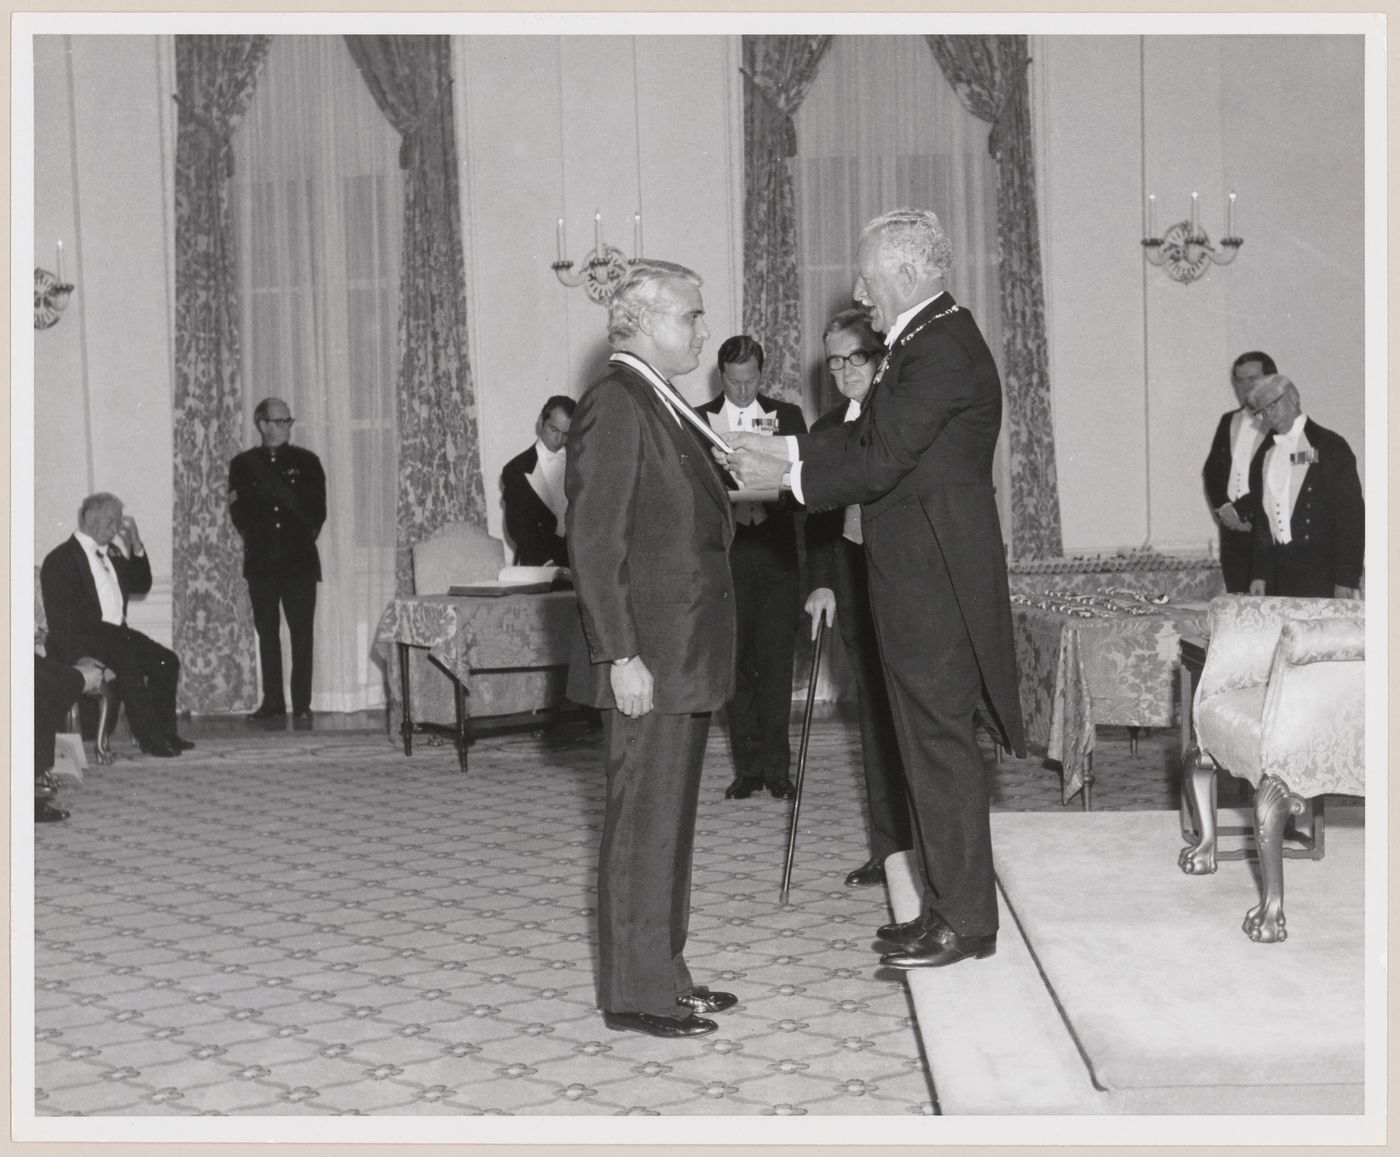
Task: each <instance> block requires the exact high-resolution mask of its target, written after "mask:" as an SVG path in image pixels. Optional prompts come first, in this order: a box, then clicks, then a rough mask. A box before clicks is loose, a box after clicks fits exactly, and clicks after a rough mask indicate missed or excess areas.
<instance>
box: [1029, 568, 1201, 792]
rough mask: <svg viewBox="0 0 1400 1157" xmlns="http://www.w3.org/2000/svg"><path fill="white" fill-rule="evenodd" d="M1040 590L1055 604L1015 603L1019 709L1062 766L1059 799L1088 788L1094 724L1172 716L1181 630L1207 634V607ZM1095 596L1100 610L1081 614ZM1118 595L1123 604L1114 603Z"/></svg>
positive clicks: (1035, 741)
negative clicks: (1065, 597)
mask: <svg viewBox="0 0 1400 1157" xmlns="http://www.w3.org/2000/svg"><path fill="white" fill-rule="evenodd" d="M1114 577H1115V578H1118V577H1119V576H1116V575H1115V576H1114ZM1024 597H1025V596H1021V598H1024ZM1033 597H1035V598H1036V601H1039V602H1044V603H1049V604H1051V605H1050V606H1031V605H1027V604H1026V603H1025V602H1022V601H1020V599H1018V598H1013V602H1012V607H1011V618H1012V622H1013V624H1014V630H1015V638H1016V660H1017V665H1018V667H1019V670H1020V691H1021V714H1022V718H1023V719H1024V721H1025V725H1026V739H1027V742H1029V743H1030V744H1031V745H1032V746H1034V747H1037V748H1044V750H1045V752H1046V754H1047V755H1048V756H1049V758H1051V759H1056V760H1059V761H1060V763H1061V765H1062V766H1063V768H1064V779H1063V782H1062V784H1061V788H1060V798H1061V800H1062V801H1063V802H1065V803H1068V802H1069V801H1070V799H1071V798H1073V797H1074V796H1075V795H1076V794H1077V793H1078V792H1080V791H1081V790H1082V789H1083V787H1084V777H1085V773H1086V771H1087V769H1088V767H1089V757H1090V755H1091V753H1092V752H1093V750H1094V728H1095V727H1096V726H1098V725H1100V724H1117V725H1120V726H1134V727H1168V726H1171V725H1172V723H1173V722H1174V720H1175V718H1176V711H1177V710H1178V709H1179V704H1178V703H1177V702H1176V673H1177V669H1178V666H1179V662H1180V642H1181V636H1182V635H1183V634H1185V635H1200V634H1204V633H1205V630H1206V622H1207V613H1206V607H1205V605H1204V604H1199V603H1185V602H1171V603H1167V604H1160V605H1152V604H1149V603H1145V602H1144V603H1136V604H1135V603H1134V602H1133V601H1132V600H1130V599H1118V598H1116V597H1115V596H1108V597H1107V598H1101V599H1098V600H1094V599H1086V600H1084V601H1083V602H1080V603H1075V602H1069V601H1057V600H1056V599H1055V598H1054V595H1053V594H1050V595H1045V596H1033ZM1081 598H1082V596H1081ZM1096 602H1097V603H1098V604H1099V605H1098V607H1097V609H1095V610H1094V612H1093V613H1094V614H1095V617H1079V616H1080V615H1082V614H1083V613H1084V610H1083V609H1082V608H1086V607H1087V608H1095V604H1096ZM1115 602H1117V603H1118V604H1119V605H1120V606H1121V607H1122V608H1123V609H1122V611H1121V612H1118V613H1115V612H1114V611H1113V610H1112V609H1111V607H1112V605H1113V604H1114V603H1115ZM1130 611H1131V612H1135V613H1129V612H1130Z"/></svg>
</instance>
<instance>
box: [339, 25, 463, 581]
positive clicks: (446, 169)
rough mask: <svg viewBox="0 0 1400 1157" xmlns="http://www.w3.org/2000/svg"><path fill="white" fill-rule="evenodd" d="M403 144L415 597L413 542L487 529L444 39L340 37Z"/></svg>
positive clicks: (407, 555) (403, 313) (403, 374)
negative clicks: (460, 527) (448, 530)
mask: <svg viewBox="0 0 1400 1157" xmlns="http://www.w3.org/2000/svg"><path fill="white" fill-rule="evenodd" d="M345 41H346V43H347V44H348V45H349V48H350V53H351V55H352V56H353V57H354V59H355V63H356V64H357V65H358V66H359V68H360V73H361V75H362V76H363V77H364V79H365V81H366V83H367V84H368V85H369V89H370V92H371V93H372V94H373V96H374V99H375V101H376V102H377V103H378V105H379V107H380V109H381V110H383V112H384V115H385V116H386V117H388V119H389V122H390V124H392V125H393V127H394V128H395V129H397V130H398V132H399V135H400V137H401V142H400V146H399V167H400V168H401V169H403V170H404V225H403V245H402V266H401V268H402V272H401V285H400V293H399V323H398V341H399V358H400V363H399V381H398V403H397V411H398V412H397V420H398V514H397V558H396V565H395V585H396V588H397V590H398V592H399V593H400V594H411V593H412V591H413V554H412V548H413V544H414V543H415V542H419V541H421V540H422V539H424V538H427V537H428V536H429V535H430V534H431V533H432V532H433V531H434V530H436V529H437V528H438V527H440V526H441V525H442V524H443V523H445V522H452V521H468V522H473V523H475V524H477V525H479V526H485V525H486V497H485V493H484V491H483V487H482V483H481V451H480V446H479V444H478V437H477V427H476V401H475V397H474V394H473V390H472V383H471V370H470V367H469V365H468V362H467V324H466V269H465V267H464V264H463V256H462V222H461V217H460V209H459V203H458V198H457V191H458V186H457V145H456V139H455V137H454V136H453V113H452V69H451V48H450V45H449V40H448V38H447V37H446V36H347V37H345Z"/></svg>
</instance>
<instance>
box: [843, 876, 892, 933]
mask: <svg viewBox="0 0 1400 1157" xmlns="http://www.w3.org/2000/svg"><path fill="white" fill-rule="evenodd" d="M884 882H885V862H884V861H883V860H880V859H877V858H876V857H874V856H871V857H870V859H868V860H866V861H865V863H863V864H862V865H861V866H860V867H859V868H857V869H856V870H855V871H854V872H851V873H849V874H848V875H847V876H846V887H848V888H873V887H874V886H875V885H876V884H883V883H884ZM881 939H882V940H883V939H885V938H884V937H883V936H882V937H881Z"/></svg>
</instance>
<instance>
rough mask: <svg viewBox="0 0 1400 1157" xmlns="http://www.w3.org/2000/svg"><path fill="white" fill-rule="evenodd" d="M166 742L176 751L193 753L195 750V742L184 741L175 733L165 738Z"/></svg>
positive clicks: (190, 740)
mask: <svg viewBox="0 0 1400 1157" xmlns="http://www.w3.org/2000/svg"><path fill="white" fill-rule="evenodd" d="M165 742H166V743H167V744H168V745H169V746H171V747H173V748H174V749H175V750H176V751H192V750H193V749H194V740H192V739H182V738H180V736H178V735H175V734H173V733H172V734H170V735H167V736H166V737H165Z"/></svg>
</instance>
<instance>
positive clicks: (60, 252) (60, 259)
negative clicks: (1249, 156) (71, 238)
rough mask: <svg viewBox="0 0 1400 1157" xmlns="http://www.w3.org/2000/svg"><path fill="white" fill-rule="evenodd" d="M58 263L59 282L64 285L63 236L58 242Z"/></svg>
mask: <svg viewBox="0 0 1400 1157" xmlns="http://www.w3.org/2000/svg"><path fill="white" fill-rule="evenodd" d="M57 264H58V283H59V284H60V285H63V284H64V281H63V240H62V238H60V239H59V242H58V260H57Z"/></svg>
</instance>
